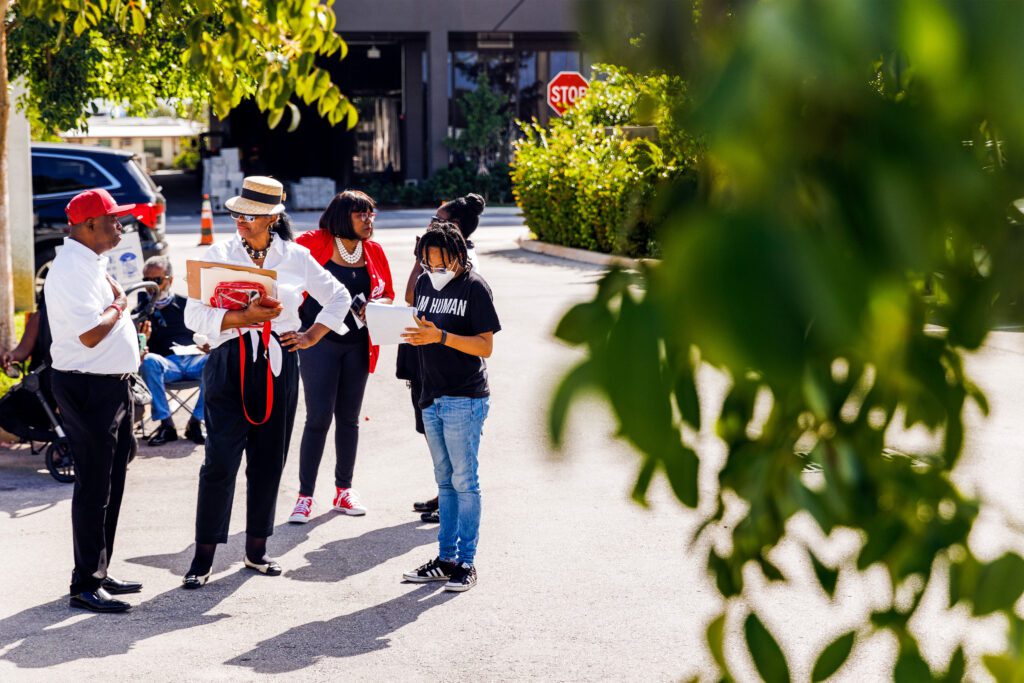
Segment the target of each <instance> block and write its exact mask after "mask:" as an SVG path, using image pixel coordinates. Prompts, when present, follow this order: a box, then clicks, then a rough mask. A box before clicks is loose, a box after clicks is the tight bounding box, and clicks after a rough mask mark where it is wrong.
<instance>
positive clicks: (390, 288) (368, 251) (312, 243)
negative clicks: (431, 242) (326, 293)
mask: <svg viewBox="0 0 1024 683" xmlns="http://www.w3.org/2000/svg"><path fill="white" fill-rule="evenodd" d="M295 241H296V242H297V243H298V244H301V245H302V246H304V247H305V248H306V249H309V251H310V253H311V254H312V255H313V258H314V259H316V262H317V263H319V264H320V265H321V266H322V265H324V264H325V263H327V262H328V261H330V260H331V257H332V256H334V236H333V235H331V233H329V232H327V231H326V230H309V231H307V232H304V233H302V234H301V235H299V236H298V237H297V238H296V239H295ZM363 254H364V255H365V256H366V272H367V274H368V275H369V276H370V300H371V301H372V300H373V299H382V298H386V299H391V300H392V301H394V300H395V288H394V285H392V283H391V266H389V265H388V258H387V256H385V255H384V248H383V247H382V246H380V245H379V244H377V243H376V242H374V241H372V240H366V241H364V242H363ZM370 341H371V343H370V372H373V370H374V368H376V367H377V357H378V356H379V355H380V347H379V346H374V345H373V343H372V342H373V340H370Z"/></svg>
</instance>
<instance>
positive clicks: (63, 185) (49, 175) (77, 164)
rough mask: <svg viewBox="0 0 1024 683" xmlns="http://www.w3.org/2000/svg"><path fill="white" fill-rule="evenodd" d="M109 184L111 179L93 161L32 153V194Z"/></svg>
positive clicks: (54, 192) (106, 185) (71, 190)
mask: <svg viewBox="0 0 1024 683" xmlns="http://www.w3.org/2000/svg"><path fill="white" fill-rule="evenodd" d="M109 185H110V179H109V178H107V176H105V175H104V174H103V173H101V172H100V170H99V169H98V168H96V166H95V165H94V164H93V163H92V162H91V161H88V160H85V159H65V158H60V157H53V156H44V155H32V194H56V193H59V192H77V191H79V190H87V189H89V188H92V187H108V186H109Z"/></svg>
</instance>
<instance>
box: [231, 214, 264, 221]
mask: <svg viewBox="0 0 1024 683" xmlns="http://www.w3.org/2000/svg"><path fill="white" fill-rule="evenodd" d="M228 214H229V215H230V216H231V220H235V221H237V220H238V219H239V218H241V219H242V220H243V221H245V222H246V223H252V222H253V221H255V220H256V219H257V218H262V216H257V215H254V214H249V213H235V212H234V211H229V212H228Z"/></svg>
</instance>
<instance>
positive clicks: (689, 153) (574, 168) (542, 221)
mask: <svg viewBox="0 0 1024 683" xmlns="http://www.w3.org/2000/svg"><path fill="white" fill-rule="evenodd" d="M594 71H595V76H596V77H595V79H594V80H593V82H592V83H591V87H590V90H589V92H588V93H587V96H586V97H585V98H583V99H582V100H581V101H580V102H578V103H577V104H576V106H575V107H574V108H573V109H572V110H570V111H569V112H567V113H566V115H565V116H564V117H563V118H561V119H558V120H555V121H553V122H552V123H551V125H550V126H549V127H548V128H544V127H542V126H540V125H539V124H537V123H536V121H534V122H532V123H528V124H521V128H522V130H523V133H524V137H523V138H522V139H521V140H519V141H518V142H517V143H516V154H515V159H514V161H513V164H512V191H513V194H514V196H515V199H516V203H517V204H518V205H519V207H520V209H522V211H523V215H524V216H525V218H526V222H527V225H529V227H530V229H531V230H532V231H533V232H534V234H536V235H537V238H538V239H540V240H542V241H544V242H551V243H554V244H562V245H566V246H570V247H578V248H582V249H589V250H592V251H601V252H606V253H616V254H624V255H627V256H657V255H658V253H659V247H658V240H657V236H656V235H655V234H654V233H653V230H652V228H651V224H652V221H651V212H652V210H653V208H652V207H654V206H656V203H655V199H656V196H657V188H658V187H659V185H661V184H662V183H663V182H664V181H666V180H669V179H676V178H679V177H681V176H687V175H689V176H692V177H696V176H695V174H694V173H693V169H694V168H695V167H696V165H697V161H698V158H699V146H698V144H697V143H696V141H694V140H693V139H692V138H691V137H689V136H688V135H686V134H681V133H679V132H678V129H673V128H672V126H671V125H670V122H671V115H672V113H673V112H674V111H677V110H678V108H679V107H684V106H685V103H686V91H685V85H684V84H683V82H682V81H680V80H679V79H673V78H669V77H667V76H664V75H646V76H639V75H636V74H631V73H628V72H626V71H625V70H623V69H620V68H617V67H612V66H606V65H602V66H596V67H595V68H594ZM623 126H648V127H650V128H652V129H653V130H654V131H656V135H654V136H653V139H652V138H645V137H630V135H628V134H627V132H628V131H627V132H624V131H623V128H622V127H623ZM695 185H696V183H694V186H695Z"/></svg>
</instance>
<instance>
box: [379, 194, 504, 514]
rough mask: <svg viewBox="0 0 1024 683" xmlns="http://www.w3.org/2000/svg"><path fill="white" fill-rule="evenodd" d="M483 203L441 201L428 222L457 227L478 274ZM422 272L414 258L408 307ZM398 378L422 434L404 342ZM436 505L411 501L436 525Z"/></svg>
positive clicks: (411, 357) (412, 362)
mask: <svg viewBox="0 0 1024 683" xmlns="http://www.w3.org/2000/svg"><path fill="white" fill-rule="evenodd" d="M486 204H487V203H486V202H485V201H484V198H483V197H481V196H480V195H478V194H473V193H470V194H467V195H466V196H465V197H458V198H457V199H453V200H452V201H450V202H445V203H443V204H442V205H441V206H440V207H439V208H438V209H437V211H436V212H435V213H434V216H433V217H432V218H431V219H430V222H431V224H433V223H436V222H438V221H449V222H451V223H454V224H455V226H456V227H458V229H459V232H461V233H462V237H463V239H465V241H466V258H467V259H468V260H469V263H470V264H472V266H473V269H474V270H475V271H476V272H477V273H479V272H480V263H479V262H478V260H477V256H476V249H474V247H473V242H472V241H471V240H470V239H469V238H470V236H471V235H472V234H473V233H474V232H476V229H477V227H478V226H479V225H480V216H481V215H482V214H483V212H484V207H485V206H486ZM418 249H419V238H418V237H417V238H416V248H415V249H414V253H415V252H416V250H418ZM422 273H423V267H422V266H421V265H420V262H419V259H417V260H416V262H415V263H414V264H413V267H412V272H410V273H409V279H408V281H407V282H406V284H405V301H406V303H408V304H409V305H410V306H411V305H412V304H413V290H414V288H415V287H416V281H417V280H418V279H419V277H420V275H421V274H422ZM398 378H399V379H404V380H406V381H407V382H408V383H409V390H410V394H411V396H412V409H413V413H414V414H415V418H416V431H417V432H419V433H420V434H423V415H422V412H421V411H420V407H419V403H418V401H419V395H420V389H421V387H420V384H419V368H418V366H417V356H416V354H414V353H412V350H411V349H409V348H408V347H407V346H405V345H403V346H399V347H398ZM437 507H438V501H437V497H434V498H431V499H430V500H427V501H424V502H417V503H413V504H412V509H413V511H415V512H419V513H420V519H422V520H423V521H424V522H433V523H435V524H437V523H438V522H440V518H439V516H438V512H437Z"/></svg>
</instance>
